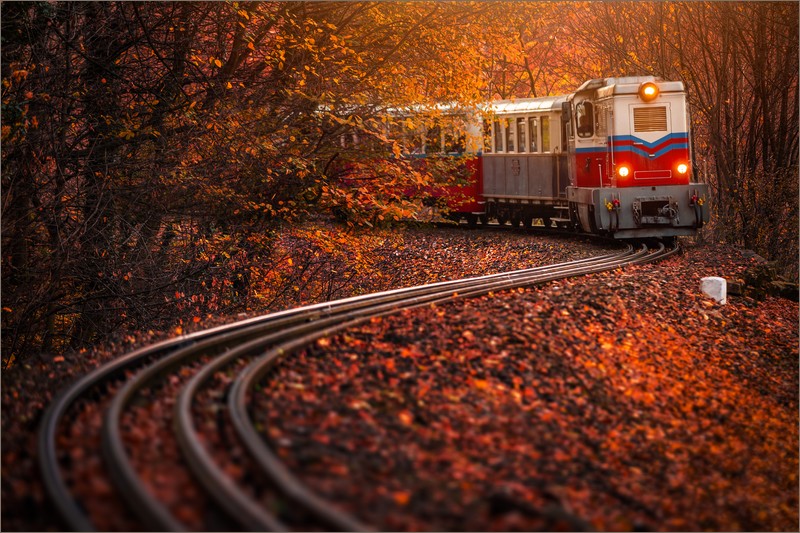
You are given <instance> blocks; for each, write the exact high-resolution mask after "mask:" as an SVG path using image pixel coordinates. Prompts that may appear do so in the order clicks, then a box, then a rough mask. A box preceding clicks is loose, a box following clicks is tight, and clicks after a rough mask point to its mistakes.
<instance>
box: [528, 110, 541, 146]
mask: <svg viewBox="0 0 800 533" xmlns="http://www.w3.org/2000/svg"><path fill="white" fill-rule="evenodd" d="M528 132H529V133H530V135H529V137H530V144H529V145H528V151H529V152H531V153H533V154H535V153H536V152H537V150H536V139H537V138H538V137H539V119H538V118H534V117H530V118H528Z"/></svg>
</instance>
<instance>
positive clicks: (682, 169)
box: [678, 163, 689, 174]
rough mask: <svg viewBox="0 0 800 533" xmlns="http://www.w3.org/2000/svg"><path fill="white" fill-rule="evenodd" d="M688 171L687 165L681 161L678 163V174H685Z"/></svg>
mask: <svg viewBox="0 0 800 533" xmlns="http://www.w3.org/2000/svg"><path fill="white" fill-rule="evenodd" d="M688 171H689V165H687V164H686V163H681V164H680V165H678V174H686V173H687V172H688Z"/></svg>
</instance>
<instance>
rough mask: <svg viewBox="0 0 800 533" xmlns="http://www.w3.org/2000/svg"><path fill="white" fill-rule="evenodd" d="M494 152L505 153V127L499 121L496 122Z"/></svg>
mask: <svg viewBox="0 0 800 533" xmlns="http://www.w3.org/2000/svg"><path fill="white" fill-rule="evenodd" d="M494 151H495V152H502V151H503V126H502V124H501V123H500V121H499V120H495V121H494Z"/></svg>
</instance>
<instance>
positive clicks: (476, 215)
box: [409, 76, 710, 240]
mask: <svg viewBox="0 0 800 533" xmlns="http://www.w3.org/2000/svg"><path fill="white" fill-rule="evenodd" d="M459 121H460V122H459V123H460V124H461V131H460V132H451V133H449V134H447V133H446V132H445V128H439V127H437V128H436V129H435V132H434V135H431V131H426V132H423V135H422V136H420V137H419V140H418V141H417V143H416V146H415V147H414V150H413V151H409V154H410V156H411V157H431V156H433V155H435V154H438V155H439V156H445V155H449V156H454V155H457V156H460V157H463V158H464V163H463V164H464V166H465V168H466V170H467V174H468V176H467V179H466V180H465V181H464V182H463V183H461V184H459V185H454V186H451V187H446V188H443V189H441V190H439V191H437V192H436V193H435V196H436V199H437V201H438V202H439V204H440V205H442V206H446V211H447V212H448V213H449V216H450V217H451V218H453V219H454V220H459V221H466V223H467V224H469V225H470V226H475V225H477V224H479V223H480V224H487V223H489V222H490V221H496V222H497V223H499V224H509V223H510V224H512V225H514V226H533V225H539V224H542V225H543V226H545V227H557V228H562V229H571V230H574V231H578V232H584V233H589V234H597V235H605V236H609V237H613V238H615V239H647V238H663V239H673V240H674V238H675V237H678V236H686V235H694V234H695V233H696V232H697V230H699V229H700V228H702V227H703V225H704V224H706V223H707V222H708V221H709V216H710V213H709V209H708V205H707V198H708V186H707V184H705V183H698V182H696V180H695V179H694V176H695V172H694V168H693V164H692V157H691V155H692V145H691V138H692V137H691V131H690V130H691V120H690V117H689V107H688V102H687V91H686V87H685V86H684V84H683V82H681V81H668V80H663V79H660V78H657V77H654V76H634V77H618V78H598V79H592V80H588V81H586V82H585V83H583V84H582V85H581V86H580V87H578V88H577V90H575V91H574V92H573V93H570V94H566V95H562V96H553V97H550V96H548V97H539V98H517V99H511V100H495V101H491V102H488V103H486V104H485V105H484V106H483V108H482V109H480V110H476V111H475V112H470V113H465V112H460V118H459ZM454 140H455V141H456V142H453V141H454Z"/></svg>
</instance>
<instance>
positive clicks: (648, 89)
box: [639, 81, 658, 102]
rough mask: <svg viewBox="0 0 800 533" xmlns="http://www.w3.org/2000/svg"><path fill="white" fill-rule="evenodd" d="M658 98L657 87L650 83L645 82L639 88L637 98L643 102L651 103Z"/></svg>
mask: <svg viewBox="0 0 800 533" xmlns="http://www.w3.org/2000/svg"><path fill="white" fill-rule="evenodd" d="M656 96H658V85H656V84H655V83H653V82H652V81H648V82H645V83H643V84H641V85H640V86H639V98H641V99H642V100H644V101H645V102H652V101H653V100H655V99H656Z"/></svg>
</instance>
